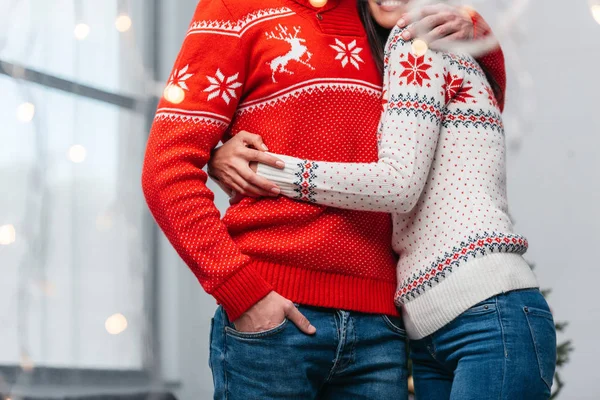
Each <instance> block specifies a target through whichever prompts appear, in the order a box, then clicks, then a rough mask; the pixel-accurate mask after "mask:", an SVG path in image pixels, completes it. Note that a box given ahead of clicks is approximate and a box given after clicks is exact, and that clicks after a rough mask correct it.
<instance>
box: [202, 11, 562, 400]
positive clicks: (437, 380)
mask: <svg viewBox="0 0 600 400" xmlns="http://www.w3.org/2000/svg"><path fill="white" fill-rule="evenodd" d="M359 7H360V8H361V10H362V12H363V13H365V14H366V13H367V12H368V13H370V15H371V18H363V20H364V22H365V25H366V30H367V32H369V33H370V36H371V37H370V43H371V45H372V51H373V52H374V54H375V55H376V57H375V58H376V59H378V58H379V59H380V60H381V61H382V63H383V64H384V71H383V73H384V88H383V98H384V100H383V101H382V107H383V110H382V117H381V121H380V125H379V130H378V139H379V141H378V143H379V161H378V162H377V163H331V162H321V161H315V160H304V159H298V158H294V157H290V156H285V155H278V154H274V156H276V157H278V158H279V159H281V160H283V162H284V163H285V168H284V169H282V170H281V169H277V168H273V167H270V166H267V165H263V164H259V166H258V170H257V172H258V174H259V175H260V176H262V177H264V178H267V179H269V180H271V181H272V182H274V183H276V184H277V185H278V187H279V188H280V189H281V194H283V195H285V196H288V197H291V198H295V199H298V200H301V201H307V202H313V203H317V204H320V205H324V206H330V207H338V208H346V209H355V210H368V211H378V212H382V211H386V212H390V213H392V216H393V221H394V234H393V247H394V250H395V251H396V252H397V253H398V254H399V255H400V261H399V262H398V269H397V274H398V290H397V293H396V297H395V301H396V304H397V305H398V306H399V307H401V309H402V315H403V318H404V322H405V325H406V329H407V332H408V335H409V337H410V339H411V358H412V360H413V374H414V380H415V389H416V394H417V397H418V398H419V399H436V400H437V399H486V398H490V399H498V398H501V399H516V398H522V399H546V398H549V396H550V390H551V385H552V379H553V376H554V369H555V359H556V333H555V330H554V323H553V319H552V315H551V313H550V310H549V308H548V305H547V303H546V301H545V300H544V298H543V296H542V294H541V293H540V291H539V290H538V289H537V287H538V284H537V281H536V278H535V276H534V275H533V273H532V271H531V269H530V268H529V266H528V264H527V262H526V261H525V260H524V259H523V254H524V253H525V251H526V249H527V240H526V239H525V238H523V237H522V236H520V235H518V234H516V233H515V232H514V231H513V226H512V223H511V220H510V217H509V215H508V210H507V201H506V183H505V182H506V168H505V164H504V160H505V141H504V131H503V125H502V120H501V112H500V109H499V107H498V104H497V102H496V100H495V98H494V95H493V90H492V88H491V86H490V84H489V82H488V79H487V78H486V75H485V73H484V72H483V70H482V69H481V68H480V66H479V65H478V64H477V62H476V61H475V60H474V59H473V58H472V57H471V56H469V55H465V54H452V53H442V52H435V51H432V50H430V49H427V46H426V45H425V44H424V43H423V42H421V41H405V40H404V39H403V38H402V33H403V29H401V28H398V27H395V26H394V25H395V21H397V20H398V19H399V17H400V16H401V15H402V14H403V13H404V12H406V5H405V4H402V3H399V2H381V1H374V0H369V1H368V2H359ZM388 34H389V39H388V40H387V44H385V49H384V48H383V46H382V44H381V43H382V42H383V41H381V40H380V38H381V37H386V36H387V35H388ZM383 49H384V50H383ZM377 55H380V56H379V57H377ZM225 146H227V144H226V145H225ZM212 173H213V174H214V175H216V176H217V177H219V174H220V171H218V169H215V168H214V166H213V169H212Z"/></svg>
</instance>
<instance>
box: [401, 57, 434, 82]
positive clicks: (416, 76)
mask: <svg viewBox="0 0 600 400" xmlns="http://www.w3.org/2000/svg"><path fill="white" fill-rule="evenodd" d="M400 65H402V66H403V67H404V72H402V75H400V77H401V78H406V83H407V84H411V83H412V84H415V85H418V86H423V80H430V79H431V78H430V77H429V75H427V72H426V71H427V70H428V69H430V68H431V65H430V64H425V56H420V57H415V56H414V55H413V54H412V53H408V61H402V62H401V63H400Z"/></svg>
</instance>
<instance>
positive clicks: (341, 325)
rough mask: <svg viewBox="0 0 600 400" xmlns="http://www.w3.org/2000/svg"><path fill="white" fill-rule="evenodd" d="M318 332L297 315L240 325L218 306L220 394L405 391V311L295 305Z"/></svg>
mask: <svg viewBox="0 0 600 400" xmlns="http://www.w3.org/2000/svg"><path fill="white" fill-rule="evenodd" d="M298 308H299V309H300V311H301V312H302V313H303V314H304V315H305V316H306V317H307V318H308V320H309V321H310V322H311V323H312V325H314V326H315V328H317V333H316V334H315V335H314V336H309V335H306V334H304V333H302V332H301V331H300V330H299V329H298V328H297V327H296V326H295V325H294V324H293V323H292V322H288V321H287V320H285V321H284V322H283V323H282V324H281V325H279V326H277V327H275V328H273V329H270V330H268V331H266V332H261V333H241V332H238V331H236V330H235V328H234V327H233V324H232V323H231V322H230V321H229V320H228V319H227V315H226V313H225V312H224V311H223V309H222V308H221V307H219V308H218V309H217V312H216V313H215V316H214V318H213V320H212V328H211V343H210V366H211V369H212V373H213V380H214V385H215V397H214V398H215V399H219V400H221V399H228V400H254V399H257V400H270V399H307V400H309V399H323V400H326V399H342V400H345V399H365V400H367V399H369V400H370V399H373V400H377V399H397V400H405V399H407V398H408V388H407V361H406V358H407V354H406V333H405V331H404V328H403V327H404V326H403V324H402V320H401V319H400V318H394V317H387V316H383V315H368V314H361V313H355V312H347V311H339V310H329V309H322V308H315V307H305V306H298Z"/></svg>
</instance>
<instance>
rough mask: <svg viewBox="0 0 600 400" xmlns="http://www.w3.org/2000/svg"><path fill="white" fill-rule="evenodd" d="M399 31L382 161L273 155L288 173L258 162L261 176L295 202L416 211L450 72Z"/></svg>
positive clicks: (389, 59)
mask: <svg viewBox="0 0 600 400" xmlns="http://www.w3.org/2000/svg"><path fill="white" fill-rule="evenodd" d="M401 33H402V29H399V28H396V29H395V30H394V31H392V36H390V39H389V41H388V45H387V48H386V53H385V59H386V67H385V71H384V93H388V94H389V96H388V98H387V104H386V105H385V110H384V112H383V115H382V119H381V122H380V127H379V132H378V134H379V161H378V162H376V163H332V162H321V161H313V160H302V159H297V158H293V157H289V156H283V155H278V154H273V155H274V156H275V157H277V158H280V159H281V160H283V161H284V162H285V164H286V167H285V169H283V170H279V169H277V168H273V167H269V166H266V165H262V164H259V166H258V170H257V173H258V174H259V175H262V176H264V177H265V178H267V179H269V180H271V181H273V182H275V183H276V184H278V185H279V187H280V188H281V193H282V194H284V195H286V196H289V197H292V198H295V199H298V200H304V201H308V202H315V203H318V204H321V205H326V206H331V207H337V208H347V209H353V210H366V211H380V212H383V211H385V212H396V213H406V212H409V211H410V210H412V208H413V207H414V206H415V205H416V204H417V202H418V200H419V198H420V196H421V193H422V191H423V188H424V187H425V184H426V182H427V177H428V176H429V172H430V169H431V164H432V162H433V159H434V155H435V151H436V148H437V142H438V139H439V136H440V129H441V121H442V116H443V113H444V110H445V108H446V104H447V103H448V102H449V101H450V100H451V99H452V97H451V96H449V95H447V91H446V89H445V83H446V77H448V74H449V72H448V71H446V68H445V66H444V65H445V61H444V59H443V54H442V53H439V52H435V51H432V50H428V51H427V52H426V53H425V54H423V55H418V54H414V53H413V49H412V42H411V41H404V39H402V38H401V36H400V35H401ZM456 92H458V91H456ZM456 92H454V94H455V93H456ZM449 93H450V92H448V94H449Z"/></svg>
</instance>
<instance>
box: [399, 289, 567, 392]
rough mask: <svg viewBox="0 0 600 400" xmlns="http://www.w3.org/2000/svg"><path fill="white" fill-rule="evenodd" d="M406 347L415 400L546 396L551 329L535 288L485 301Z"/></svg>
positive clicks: (551, 352)
mask: <svg viewBox="0 0 600 400" xmlns="http://www.w3.org/2000/svg"><path fill="white" fill-rule="evenodd" d="M410 347H411V358H412V361H413V376H414V381H415V390H416V396H417V399H418V400H444V399H452V400H470V399H473V400H475V399H477V400H483V399H495V400H497V399H511V400H515V399H524V400H525V399H526V400H538V399H540V400H541V399H548V398H549V397H550V389H551V386H552V379H553V377H554V369H555V365H556V331H555V328H554V321H553V319H552V314H551V313H550V309H549V308H548V304H547V303H546V300H545V299H544V297H543V296H542V294H541V293H540V291H539V290H538V289H531V290H529V289H528V290H518V291H514V292H509V293H505V294H502V295H498V296H495V297H492V298H491V299H488V300H485V301H483V302H481V303H479V304H477V305H475V306H474V307H472V308H470V309H469V310H468V311H466V312H465V313H463V314H461V315H460V316H459V317H458V318H456V319H455V320H454V321H452V322H451V323H449V324H448V325H446V326H445V327H443V328H442V329H440V330H439V331H437V332H435V333H434V334H432V335H430V336H427V337H425V338H423V339H421V340H416V341H411V343H410Z"/></svg>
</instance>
